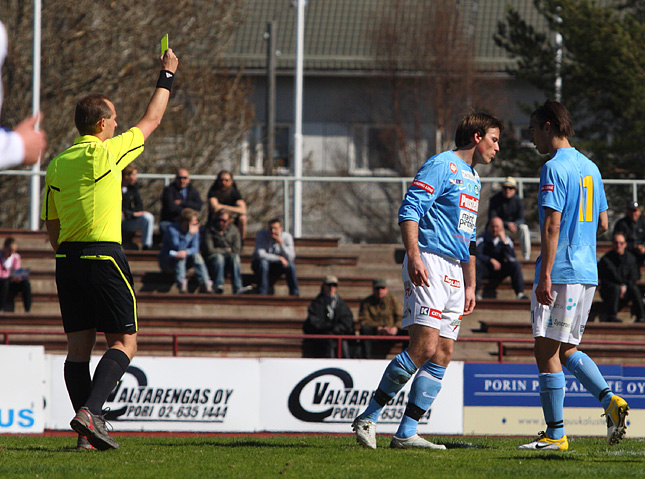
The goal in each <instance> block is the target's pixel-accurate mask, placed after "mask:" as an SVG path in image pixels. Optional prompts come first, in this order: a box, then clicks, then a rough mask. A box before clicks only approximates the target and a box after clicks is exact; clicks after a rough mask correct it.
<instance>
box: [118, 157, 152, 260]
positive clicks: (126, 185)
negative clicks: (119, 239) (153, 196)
mask: <svg viewBox="0 0 645 479" xmlns="http://www.w3.org/2000/svg"><path fill="white" fill-rule="evenodd" d="M138 173H139V169H138V168H137V167H136V166H134V165H133V164H129V165H128V166H126V167H125V168H124V169H123V173H122V181H121V191H122V192H123V201H122V205H121V211H122V216H121V230H122V231H123V233H134V232H136V231H141V236H142V244H143V249H150V248H151V247H152V233H153V232H154V229H155V217H154V216H153V215H152V213H150V212H149V211H144V210H143V201H142V200H141V195H140V194H139V186H138V185H137V179H138V178H137V174H138Z"/></svg>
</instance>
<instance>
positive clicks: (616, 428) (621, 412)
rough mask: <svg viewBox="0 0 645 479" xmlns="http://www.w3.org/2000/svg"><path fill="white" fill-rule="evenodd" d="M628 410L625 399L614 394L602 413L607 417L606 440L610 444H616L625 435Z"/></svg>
mask: <svg viewBox="0 0 645 479" xmlns="http://www.w3.org/2000/svg"><path fill="white" fill-rule="evenodd" d="M628 411H629V406H628V405H627V401H625V400H624V399H623V398H621V397H620V396H616V395H615V394H614V395H613V396H612V397H611V402H610V403H609V406H608V407H607V409H605V414H603V416H606V417H607V442H609V445H610V446H612V445H614V444H618V443H619V442H620V441H621V440H622V439H623V438H624V437H625V432H626V431H627V425H626V424H625V418H626V417H627V415H628V414H629V412H628Z"/></svg>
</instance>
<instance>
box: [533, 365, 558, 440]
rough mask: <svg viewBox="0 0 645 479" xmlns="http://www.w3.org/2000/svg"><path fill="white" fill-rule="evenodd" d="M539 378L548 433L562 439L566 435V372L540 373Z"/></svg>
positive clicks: (554, 437) (541, 400)
mask: <svg viewBox="0 0 645 479" xmlns="http://www.w3.org/2000/svg"><path fill="white" fill-rule="evenodd" d="M538 379H539V382H540V403H542V410H543V411H544V419H545V421H546V425H547V429H546V434H547V436H549V437H550V438H551V439H561V438H562V437H563V436H564V411H563V410H564V386H565V380H564V372H563V371H560V372H559V373H540V375H539V376H538Z"/></svg>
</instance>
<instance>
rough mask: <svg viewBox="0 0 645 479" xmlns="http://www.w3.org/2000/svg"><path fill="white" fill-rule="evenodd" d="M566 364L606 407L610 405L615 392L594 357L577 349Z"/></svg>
mask: <svg viewBox="0 0 645 479" xmlns="http://www.w3.org/2000/svg"><path fill="white" fill-rule="evenodd" d="M565 366H566V367H567V369H568V370H569V372H570V373H571V374H573V375H574V376H575V377H576V379H578V381H580V384H582V385H583V386H584V387H585V389H586V390H587V391H589V392H590V393H591V394H592V395H593V397H595V398H596V399H598V401H600V403H601V404H602V407H603V408H604V409H607V408H608V407H609V403H610V402H611V397H612V396H613V395H614V393H612V392H611V390H610V389H609V385H608V384H607V381H605V378H604V377H603V376H602V374H601V373H600V370H599V369H598V366H596V363H595V362H594V361H593V359H591V358H590V357H589V356H587V355H586V354H585V353H583V352H582V351H576V352H575V353H573V354H572V355H571V356H569V359H567V363H566V364H565Z"/></svg>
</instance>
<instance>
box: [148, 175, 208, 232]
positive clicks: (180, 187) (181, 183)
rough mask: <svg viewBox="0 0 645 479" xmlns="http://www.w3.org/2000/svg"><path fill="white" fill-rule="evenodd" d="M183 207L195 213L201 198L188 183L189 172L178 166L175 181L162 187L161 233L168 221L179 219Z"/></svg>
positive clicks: (199, 205)
mask: <svg viewBox="0 0 645 479" xmlns="http://www.w3.org/2000/svg"><path fill="white" fill-rule="evenodd" d="M184 208H190V209H193V210H195V211H196V212H197V213H199V212H200V210H201V209H202V198H201V196H200V195H199V191H197V190H196V189H195V188H193V185H191V184H190V174H189V173H188V170H187V169H186V168H178V169H177V175H176V176H175V181H173V182H172V183H170V184H169V185H168V186H166V187H165V188H164V189H163V193H162V195H161V220H160V221H159V231H160V233H161V234H162V236H163V234H164V233H165V231H166V228H167V227H168V226H169V225H170V223H178V222H179V221H181V214H182V211H183V210H184Z"/></svg>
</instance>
